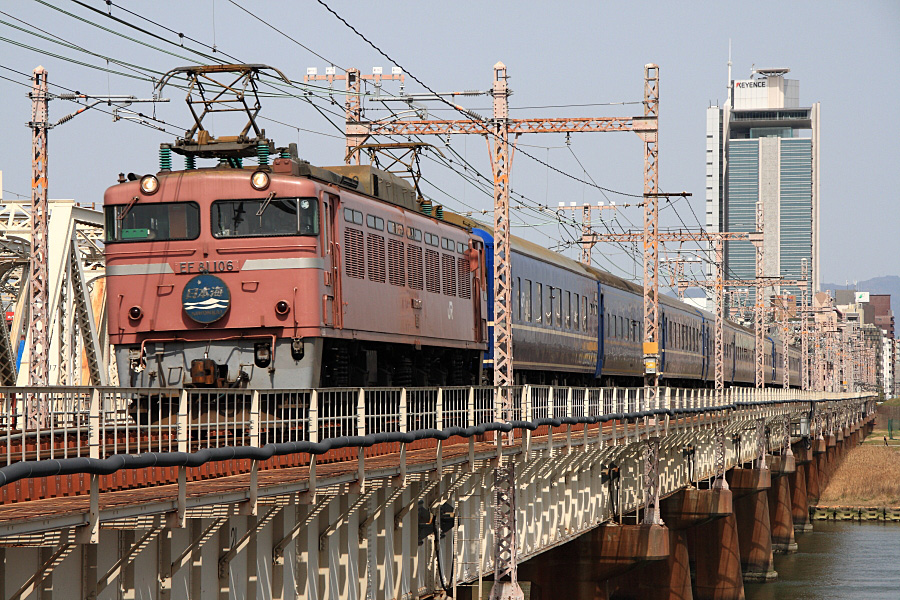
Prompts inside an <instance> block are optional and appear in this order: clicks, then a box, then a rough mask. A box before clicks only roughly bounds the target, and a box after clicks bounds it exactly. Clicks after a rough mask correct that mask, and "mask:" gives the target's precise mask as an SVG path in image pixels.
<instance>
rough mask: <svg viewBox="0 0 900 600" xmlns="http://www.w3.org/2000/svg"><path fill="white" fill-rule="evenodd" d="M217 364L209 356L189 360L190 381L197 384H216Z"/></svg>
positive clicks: (209, 385) (210, 385)
mask: <svg viewBox="0 0 900 600" xmlns="http://www.w3.org/2000/svg"><path fill="white" fill-rule="evenodd" d="M218 371H219V369H218V365H216V361H214V360H213V359H211V358H195V359H194V360H192V361H191V383H193V384H194V385H197V386H207V387H213V386H215V385H216V380H217V375H218Z"/></svg>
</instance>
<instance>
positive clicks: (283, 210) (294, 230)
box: [211, 198, 346, 238]
mask: <svg viewBox="0 0 900 600" xmlns="http://www.w3.org/2000/svg"><path fill="white" fill-rule="evenodd" d="M345 217H346V213H345ZM211 222H212V230H213V231H212V233H213V236H214V237H217V238H232V237H271V236H283V235H318V234H319V205H318V203H317V202H316V199H315V198H252V199H247V200H216V201H215V202H213V204H212V214H211Z"/></svg>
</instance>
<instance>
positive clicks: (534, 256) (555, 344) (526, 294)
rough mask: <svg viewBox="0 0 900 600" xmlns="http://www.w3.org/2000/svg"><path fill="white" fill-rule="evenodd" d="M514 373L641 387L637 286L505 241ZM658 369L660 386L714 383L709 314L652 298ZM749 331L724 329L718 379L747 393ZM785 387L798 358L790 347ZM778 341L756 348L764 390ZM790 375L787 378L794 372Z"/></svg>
mask: <svg viewBox="0 0 900 600" xmlns="http://www.w3.org/2000/svg"><path fill="white" fill-rule="evenodd" d="M474 232H475V233H476V234H477V235H479V236H480V237H481V238H482V239H483V240H484V242H485V248H486V260H487V265H486V266H487V269H486V270H487V274H488V285H487V292H488V311H489V321H488V323H489V331H488V339H489V340H490V341H491V342H490V345H489V348H488V350H487V352H486V353H485V357H484V367H485V368H484V373H485V377H486V379H487V380H488V381H489V380H490V378H491V374H492V369H493V363H494V348H493V339H494V338H493V305H494V298H493V290H494V286H493V274H494V269H493V247H494V239H493V235H492V234H491V232H490V231H489V230H488V229H486V228H485V229H475V230H474ZM511 243H512V248H511V267H512V315H511V316H512V323H513V360H514V364H515V370H514V375H515V378H516V381H517V382H518V383H534V384H541V383H543V384H552V383H556V384H561V385H585V386H598V385H642V382H643V338H644V331H643V288H641V287H640V286H638V285H635V284H634V283H631V282H629V281H625V280H624V279H621V278H618V277H615V276H613V275H611V274H609V273H606V272H604V271H601V270H599V269H596V268H593V267H588V266H586V265H583V264H581V263H579V262H576V261H574V260H571V259H569V258H566V257H564V256H562V255H560V254H557V253H555V252H552V251H550V250H548V249H546V248H543V247H542V246H539V245H537V244H534V243H532V242H528V241H526V240H523V239H520V238H516V237H513V238H512V240H511ZM660 330H661V331H660V354H661V357H660V370H661V375H662V378H663V380H664V381H665V382H666V383H667V384H668V385H679V386H698V387H699V386H707V385H712V382H713V379H714V368H715V367H714V362H715V356H714V347H715V346H714V344H715V339H714V338H715V316H714V315H712V314H710V313H708V312H706V311H702V310H699V309H697V308H696V307H693V306H691V305H688V304H685V303H683V302H679V301H678V300H676V299H674V298H671V297H669V296H662V295H661V296H660ZM753 345H754V338H753V332H752V331H751V330H749V329H747V328H745V327H742V326H740V325H737V324H734V323H731V322H726V326H725V352H724V354H725V380H726V384H728V385H753V380H754V373H755V368H754V361H755V354H754V351H753ZM790 354H791V358H792V360H791V365H790V367H791V384H792V385H797V384H798V383H799V364H800V361H799V353H797V351H796V349H795V348H793V347H791V349H790ZM781 368H782V363H781V343H780V340H779V341H778V342H777V343H776V341H775V340H774V339H773V338H771V337H769V338H767V340H766V373H765V376H766V380H767V383H774V384H776V385H777V384H780V383H781ZM795 370H796V371H798V372H797V373H795V372H794V371H795Z"/></svg>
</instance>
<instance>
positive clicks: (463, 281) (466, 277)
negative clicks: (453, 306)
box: [456, 258, 472, 300]
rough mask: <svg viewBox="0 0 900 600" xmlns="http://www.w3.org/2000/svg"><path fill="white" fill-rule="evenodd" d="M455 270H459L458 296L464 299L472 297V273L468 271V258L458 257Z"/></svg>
mask: <svg viewBox="0 0 900 600" xmlns="http://www.w3.org/2000/svg"><path fill="white" fill-rule="evenodd" d="M456 262H457V270H458V271H459V297H460V298H464V299H466V300H471V299H472V275H471V273H469V259H468V258H458V259H456Z"/></svg>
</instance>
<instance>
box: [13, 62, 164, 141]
mask: <svg viewBox="0 0 900 600" xmlns="http://www.w3.org/2000/svg"><path fill="white" fill-rule="evenodd" d="M0 69H6V70H7V71H12V72H13V73H16V74H18V75H21V76H23V77H25V78H27V79H28V81H31V77H32V76H31V75H30V74H28V73H25V72H23V71H19V70H18V69H13V68H12V67H7V66H6V65H0ZM0 77H2V76H0ZM3 79H6V80H8V81H12V82H13V83H17V84H19V85H22V86H24V87H27V88H29V89H30V88H31V84H29V83H25V82H22V81H16V80H14V79H10V78H8V77H3ZM48 85H49V86H51V87H56V88H59V89H61V90H65V91H67V92H69V93H71V94H72V95H74V96H76V97H75V98H67V97H65V96H64V95H58V94H57V95H54V96H55V97H58V98H59V99H61V100H67V101H69V102H74V103H75V104H78V105H79V106H84V104H82V103H81V102H80V101H79V100H80V99H81V98H79V97H83V98H84V99H90V98H93V99H95V100H102V99H103V98H102V97H100V98H98V97H95V96H91V95H89V94H83V93H82V92H79V91H78V90H73V89H72V88H68V87H66V86H64V85H60V84H58V83H48ZM91 110H96V111H98V112H101V113H104V114H107V115H110V116H112V117H115V116H116V115H115V114H114V113H113V112H110V111H107V110H103V109H102V108H100V107H99V106H94V107H92V108H91ZM132 112H133V114H135V115H136V116H138V117H140V118H139V119H131V118H129V119H122V120H124V121H128V122H131V123H137V124H138V125H143V126H145V127H149V128H150V129H155V130H157V131H163V132H165V133H168V134H170V135H178V134H177V133H176V132H173V131H169V130H168V129H166V126H168V127H177V125H175V124H173V123H168V122H166V121H164V120H162V119H158V118H156V117H152V116H150V115H145V114H143V113H141V112H138V111H132ZM151 121H152V122H156V123H160V124H161V125H154V124H153V123H152V122H151Z"/></svg>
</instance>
